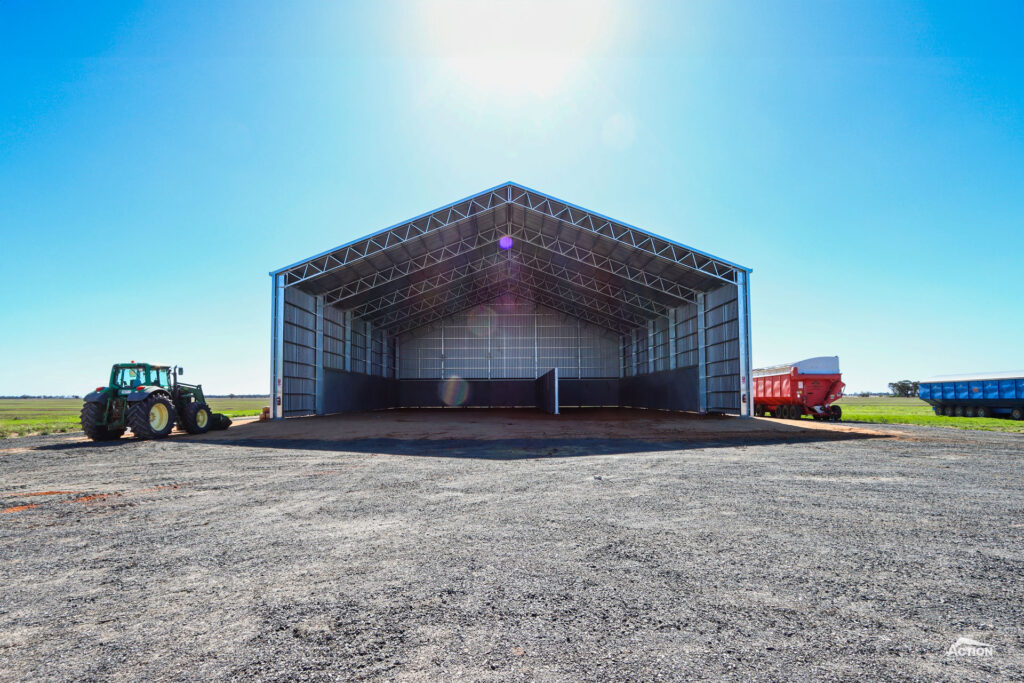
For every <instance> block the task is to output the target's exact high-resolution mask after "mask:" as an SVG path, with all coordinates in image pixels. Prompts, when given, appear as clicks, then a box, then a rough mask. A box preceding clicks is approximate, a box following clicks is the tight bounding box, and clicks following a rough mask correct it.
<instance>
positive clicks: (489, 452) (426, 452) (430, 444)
mask: <svg viewBox="0 0 1024 683" xmlns="http://www.w3.org/2000/svg"><path fill="white" fill-rule="evenodd" d="M871 438H884V437H881V436H880V435H875V434H860V433H838V434H829V435H827V436H822V435H808V436H797V435H788V436H786V437H775V438H756V439H706V440H687V441H644V440H640V439H590V438H576V439H571V438H570V439H432V440H426V439H392V438H379V439H352V440H340V441H339V440H325V439H253V438H246V439H236V440H232V439H215V440H213V439H207V440H205V441H204V442H203V443H206V444H217V445H219V446H240V447H243V448H266V449H285V450H299V451H334V452H345V453H368V454H374V455H414V456H427V457H434V458H476V459H481V460H524V459H534V458H573V457H584V456H590V455H625V454H631V453H632V454H636V453H656V452H664V451H681V450H699V449H704V448H735V447H738V446H739V447H744V446H762V445H773V444H779V443H809V442H816V441H849V440H860V439H871Z"/></svg>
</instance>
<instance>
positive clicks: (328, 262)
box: [282, 188, 508, 287]
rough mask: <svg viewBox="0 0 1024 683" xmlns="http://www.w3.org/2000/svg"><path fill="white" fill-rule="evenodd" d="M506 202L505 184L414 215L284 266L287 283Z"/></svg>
mask: <svg viewBox="0 0 1024 683" xmlns="http://www.w3.org/2000/svg"><path fill="white" fill-rule="evenodd" d="M507 203H508V191H507V189H505V188H502V189H501V190H494V191H491V192H489V193H486V194H483V195H478V196H476V197H473V198H471V199H468V200H466V201H464V202H461V203H459V204H456V205H454V206H450V207H446V208H444V209H440V210H438V211H435V212H433V213H430V214H426V215H424V216H420V217H419V218H414V219H413V220H411V221H409V222H408V223H404V224H402V225H399V226H396V227H394V228H391V229H388V230H385V231H383V232H381V233H377V234H376V235H372V236H370V237H368V238H367V239H364V240H360V241H358V242H355V243H353V244H349V245H346V246H343V247H340V248H338V249H335V250H334V251H332V252H330V253H327V254H323V255H321V256H317V257H314V258H312V259H310V260H308V261H305V262H303V263H300V264H298V265H296V266H294V267H292V268H289V269H288V270H285V271H284V272H283V273H282V275H283V276H284V279H285V286H289V287H290V286H292V285H296V284H298V283H300V282H305V281H306V280H309V279H311V278H315V277H319V276H321V275H324V274H325V273H329V272H331V271H333V270H337V269H338V268H343V267H344V266H346V265H348V264H350V263H354V262H355V261H359V260H362V259H365V258H367V257H369V256H372V255H374V254H378V253H380V252H382V251H384V250H386V249H390V248H392V247H395V246H397V245H399V244H404V243H406V242H409V241H410V240H414V239H418V238H420V237H423V236H424V235H427V234H430V233H433V232H437V231H438V230H443V229H444V228H446V227H448V226H450V225H454V224H456V223H460V222H462V221H465V220H469V219H471V218H474V217H477V216H480V215H482V214H484V213H487V212H488V211H491V210H493V209H495V208H497V207H499V206H502V205H504V204H507Z"/></svg>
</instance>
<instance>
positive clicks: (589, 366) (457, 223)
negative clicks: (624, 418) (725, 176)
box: [270, 183, 751, 418]
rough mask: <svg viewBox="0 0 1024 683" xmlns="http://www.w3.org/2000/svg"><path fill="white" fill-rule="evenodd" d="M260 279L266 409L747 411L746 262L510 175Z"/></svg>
mask: <svg viewBox="0 0 1024 683" xmlns="http://www.w3.org/2000/svg"><path fill="white" fill-rule="evenodd" d="M270 275H271V280H272V316H271V317H272V335H271V336H272V339H271V342H272V343H271V404H272V406H273V408H272V411H273V416H274V417H275V418H281V417H291V416H299V415H312V414H327V413H337V412H345V411H357V410H374V409H380V408H399V407H445V406H450V407H455V406H472V407H520V406H530V407H541V408H543V409H545V410H547V411H548V412H558V410H559V408H560V407H561V408H564V407H584V406H623V407H638V408H655V409H667V410H690V411H700V412H722V413H732V414H740V415H749V414H750V412H751V402H750V400H749V392H750V388H749V387H750V376H751V372H750V324H749V320H750V313H749V311H750V303H749V302H750V298H749V277H750V269H748V268H744V267H742V266H738V265H736V264H734V263H730V262H729V261H725V260H722V259H719V258H717V257H714V256H711V255H709V254H707V253H704V252H701V251H698V250H696V249H693V248H691V247H687V246H684V245H681V244H678V243H676V242H673V241H671V240H668V239H665V238H663V237H658V236H657V235H654V234H651V233H649V232H646V231H644V230H641V229H639V228H635V227H632V226H629V225H626V224H624V223H621V222H619V221H615V220H612V219H610V218H607V217H605V216H602V215H600V214H597V213H594V212H592V211H588V210H586V209H583V208H581V207H578V206H575V205H573V204H569V203H567V202H564V201H561V200H559V199H555V198H554V197H551V196H548V195H546V194H543V193H541V192H537V191H535V190H531V189H529V188H526V187H523V186H521V185H518V184H515V183H505V184H503V185H499V186H497V187H494V188H492V189H489V190H485V191H483V192H480V193H479V194H476V195H473V196H471V197H467V198H466V199H462V200H459V201H457V202H454V203H452V204H449V205H448V206H444V207H442V208H440V209H436V210H434V211H431V212H429V213H425V214H422V215H420V216H417V217H416V218H413V219H411V220H409V221H406V222H403V223H400V224H398V225H395V226H393V227H390V228H386V229H384V230H381V231H379V232H376V233H373V234H371V235H368V236H366V237H363V238H361V239H358V240H355V241H354V242H350V243H348V244H345V245H342V246H340V247H337V248H335V249H331V250H329V251H325V252H323V253H321V254H318V255H316V256H313V257H311V258H308V259H305V260H303V261H300V262H298V263H295V264H293V265H290V266H287V267H285V268H282V269H280V270H276V271H274V272H272V273H271V274H270Z"/></svg>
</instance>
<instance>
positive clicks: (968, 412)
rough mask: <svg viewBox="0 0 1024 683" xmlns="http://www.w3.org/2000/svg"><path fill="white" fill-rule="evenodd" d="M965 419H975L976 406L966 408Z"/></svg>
mask: <svg viewBox="0 0 1024 683" xmlns="http://www.w3.org/2000/svg"><path fill="white" fill-rule="evenodd" d="M964 417H974V406H964Z"/></svg>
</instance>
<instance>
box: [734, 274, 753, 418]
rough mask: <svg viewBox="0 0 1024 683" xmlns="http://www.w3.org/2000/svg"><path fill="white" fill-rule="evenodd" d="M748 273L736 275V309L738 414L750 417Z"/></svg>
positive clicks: (751, 370) (751, 406)
mask: <svg viewBox="0 0 1024 683" xmlns="http://www.w3.org/2000/svg"><path fill="white" fill-rule="evenodd" d="M749 276H750V274H749V273H748V272H746V271H740V272H739V273H738V274H737V276H736V310H737V311H738V312H739V318H738V322H739V335H740V415H742V416H743V417H750V416H752V415H753V413H754V411H753V404H754V399H753V396H751V384H752V382H751V375H752V373H753V369H752V368H751V363H750V283H749V282H748V278H749Z"/></svg>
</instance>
